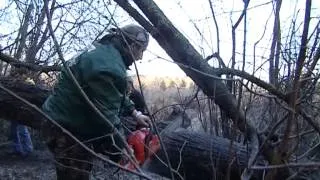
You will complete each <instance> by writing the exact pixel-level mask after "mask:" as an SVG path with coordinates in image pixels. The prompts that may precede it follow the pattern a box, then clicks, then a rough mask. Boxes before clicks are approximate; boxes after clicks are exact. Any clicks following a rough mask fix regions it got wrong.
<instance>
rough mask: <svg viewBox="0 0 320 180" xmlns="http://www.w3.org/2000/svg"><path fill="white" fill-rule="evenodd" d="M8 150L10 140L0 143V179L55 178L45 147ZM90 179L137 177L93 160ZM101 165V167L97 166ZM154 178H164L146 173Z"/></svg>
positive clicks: (49, 155)
mask: <svg viewBox="0 0 320 180" xmlns="http://www.w3.org/2000/svg"><path fill="white" fill-rule="evenodd" d="M9 152H10V142H5V143H0V179H1V180H54V179H56V173H55V167H54V159H53V156H52V154H51V153H50V152H49V151H48V149H47V148H45V147H41V148H40V149H36V150H34V151H33V153H32V154H30V155H29V156H27V157H21V156H18V155H13V154H11V153H9ZM94 164H95V165H96V166H95V167H94V169H93V173H92V176H91V179H92V180H94V179H97V180H126V179H129V180H134V179H137V180H138V179H140V178H139V177H137V176H135V175H132V174H129V173H126V172H123V171H117V169H116V168H111V167H107V166H108V165H103V164H102V163H101V162H100V161H94ZM98 166H99V167H103V168H98ZM147 174H148V176H149V177H151V178H152V179H155V180H160V179H161V180H164V179H166V178H163V177H160V176H158V175H155V174H150V173H147Z"/></svg>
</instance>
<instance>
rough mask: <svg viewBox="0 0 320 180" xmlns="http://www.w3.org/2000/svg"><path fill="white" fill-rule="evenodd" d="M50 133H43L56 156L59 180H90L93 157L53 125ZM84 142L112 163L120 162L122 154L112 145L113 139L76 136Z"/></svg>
mask: <svg viewBox="0 0 320 180" xmlns="http://www.w3.org/2000/svg"><path fill="white" fill-rule="evenodd" d="M46 129H49V131H46V132H47V133H43V136H44V137H45V139H46V142H47V145H48V147H49V150H50V151H51V152H52V153H53V155H54V160H55V165H56V174H57V180H89V179H90V175H91V170H92V167H93V164H92V163H93V155H92V154H90V153H89V152H88V151H87V150H85V149H84V148H83V147H81V146H80V145H79V144H77V143H76V142H75V141H74V140H73V139H72V138H70V137H68V136H66V135H65V134H63V133H62V131H61V130H60V129H59V128H57V127H54V126H53V125H51V127H47V128H46ZM75 137H77V138H78V139H79V140H81V141H82V142H86V143H85V144H86V145H87V146H88V147H89V148H91V149H93V150H94V151H95V152H97V153H101V154H104V155H106V156H108V157H109V158H110V159H111V160H112V161H114V162H119V161H120V159H121V157H122V156H121V154H120V152H119V150H118V148H116V147H115V146H113V145H112V144H113V143H112V140H111V138H108V137H105V138H101V139H99V140H95V141H90V142H88V140H86V139H83V138H81V137H79V136H77V134H75Z"/></svg>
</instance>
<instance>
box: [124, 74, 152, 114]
mask: <svg viewBox="0 0 320 180" xmlns="http://www.w3.org/2000/svg"><path fill="white" fill-rule="evenodd" d="M128 95H129V99H130V100H131V101H132V102H133V103H134V107H135V109H136V110H137V111H140V112H142V114H145V115H148V112H147V105H146V102H145V101H144V98H143V96H142V94H141V92H140V91H139V90H137V89H136V88H135V87H134V85H133V79H132V78H131V77H128Z"/></svg>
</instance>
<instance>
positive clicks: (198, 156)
mask: <svg viewBox="0 0 320 180" xmlns="http://www.w3.org/2000/svg"><path fill="white" fill-rule="evenodd" d="M0 83H1V84H2V85H4V86H5V87H6V88H8V89H10V90H11V91H13V92H15V93H16V94H18V95H19V96H21V97H23V98H25V99H27V100H28V101H30V102H31V103H32V104H34V105H36V106H38V107H40V106H41V105H42V103H43V102H44V100H45V99H46V97H47V96H48V95H49V90H45V89H41V88H38V87H36V86H34V85H27V84H25V83H23V82H19V81H16V82H14V83H12V80H7V79H1V80H0ZM0 109H1V111H0V118H1V119H6V120H11V121H12V120H14V121H18V122H19V123H21V124H25V125H28V126H30V127H32V128H35V129H39V128H40V127H42V126H41V123H46V122H42V121H41V119H42V118H41V115H40V114H39V113H37V112H34V111H33V110H32V107H31V106H28V105H26V104H25V103H23V102H21V101H20V100H18V99H17V98H15V97H13V96H11V95H9V94H7V93H6V92H4V91H2V90H0ZM168 119H169V120H170V121H172V122H173V123H168V122H169V121H164V122H162V123H161V124H159V126H161V129H163V130H162V131H161V136H162V138H163V140H164V144H165V146H166V149H167V152H168V154H169V157H170V162H171V163H172V165H173V168H174V169H177V170H178V172H179V173H180V174H182V176H184V177H185V178H186V179H199V178H198V177H199V176H200V174H201V178H200V179H212V178H213V177H215V176H216V175H217V174H222V175H226V174H228V173H230V175H232V176H233V177H237V178H239V174H241V172H242V170H243V169H244V168H245V167H246V165H247V161H248V151H247V149H246V148H245V146H243V145H240V144H238V143H232V144H233V145H232V146H231V145H230V143H231V142H230V141H229V140H227V139H223V138H219V137H212V136H210V135H206V134H201V133H197V132H190V131H186V130H183V131H176V130H177V129H179V127H180V126H181V124H182V122H184V123H185V122H186V121H185V120H186V119H187V117H186V116H185V115H183V113H179V112H176V113H173V114H171V116H169V117H168ZM183 119H184V120H183ZM187 120H188V119H187ZM168 124H169V125H168ZM230 147H231V149H230ZM230 150H232V151H230ZM230 152H231V153H230ZM157 156H159V157H160V158H162V159H164V155H163V152H162V151H159V152H158V154H157ZM229 162H232V163H229ZM178 167H179V168H178ZM228 167H230V168H228ZM145 168H146V169H147V170H148V171H150V172H154V173H157V174H160V175H162V176H167V177H169V172H168V168H167V167H166V166H164V165H163V164H162V163H160V161H159V160H157V158H156V157H154V158H152V159H151V160H149V161H148V163H146V166H145ZM227 169H229V170H230V172H229V171H225V170H227Z"/></svg>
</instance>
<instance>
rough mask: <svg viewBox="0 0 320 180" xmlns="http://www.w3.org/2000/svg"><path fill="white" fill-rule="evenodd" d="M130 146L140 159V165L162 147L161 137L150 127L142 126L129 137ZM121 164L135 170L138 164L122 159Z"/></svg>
mask: <svg viewBox="0 0 320 180" xmlns="http://www.w3.org/2000/svg"><path fill="white" fill-rule="evenodd" d="M127 142H128V145H129V147H130V148H131V149H132V150H133V154H134V156H135V158H136V160H137V161H138V162H137V164H138V165H139V166H141V165H143V163H144V162H145V161H146V160H147V159H148V158H150V157H151V156H152V155H153V154H155V153H156V152H157V151H158V150H159V149H160V141H159V137H158V136H157V135H155V134H154V133H153V132H152V130H150V128H142V129H139V130H136V131H133V132H132V133H131V134H130V135H129V136H128V138H127ZM120 164H121V165H122V166H124V167H125V168H127V169H130V170H135V169H136V166H135V165H134V164H133V162H131V161H120Z"/></svg>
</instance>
